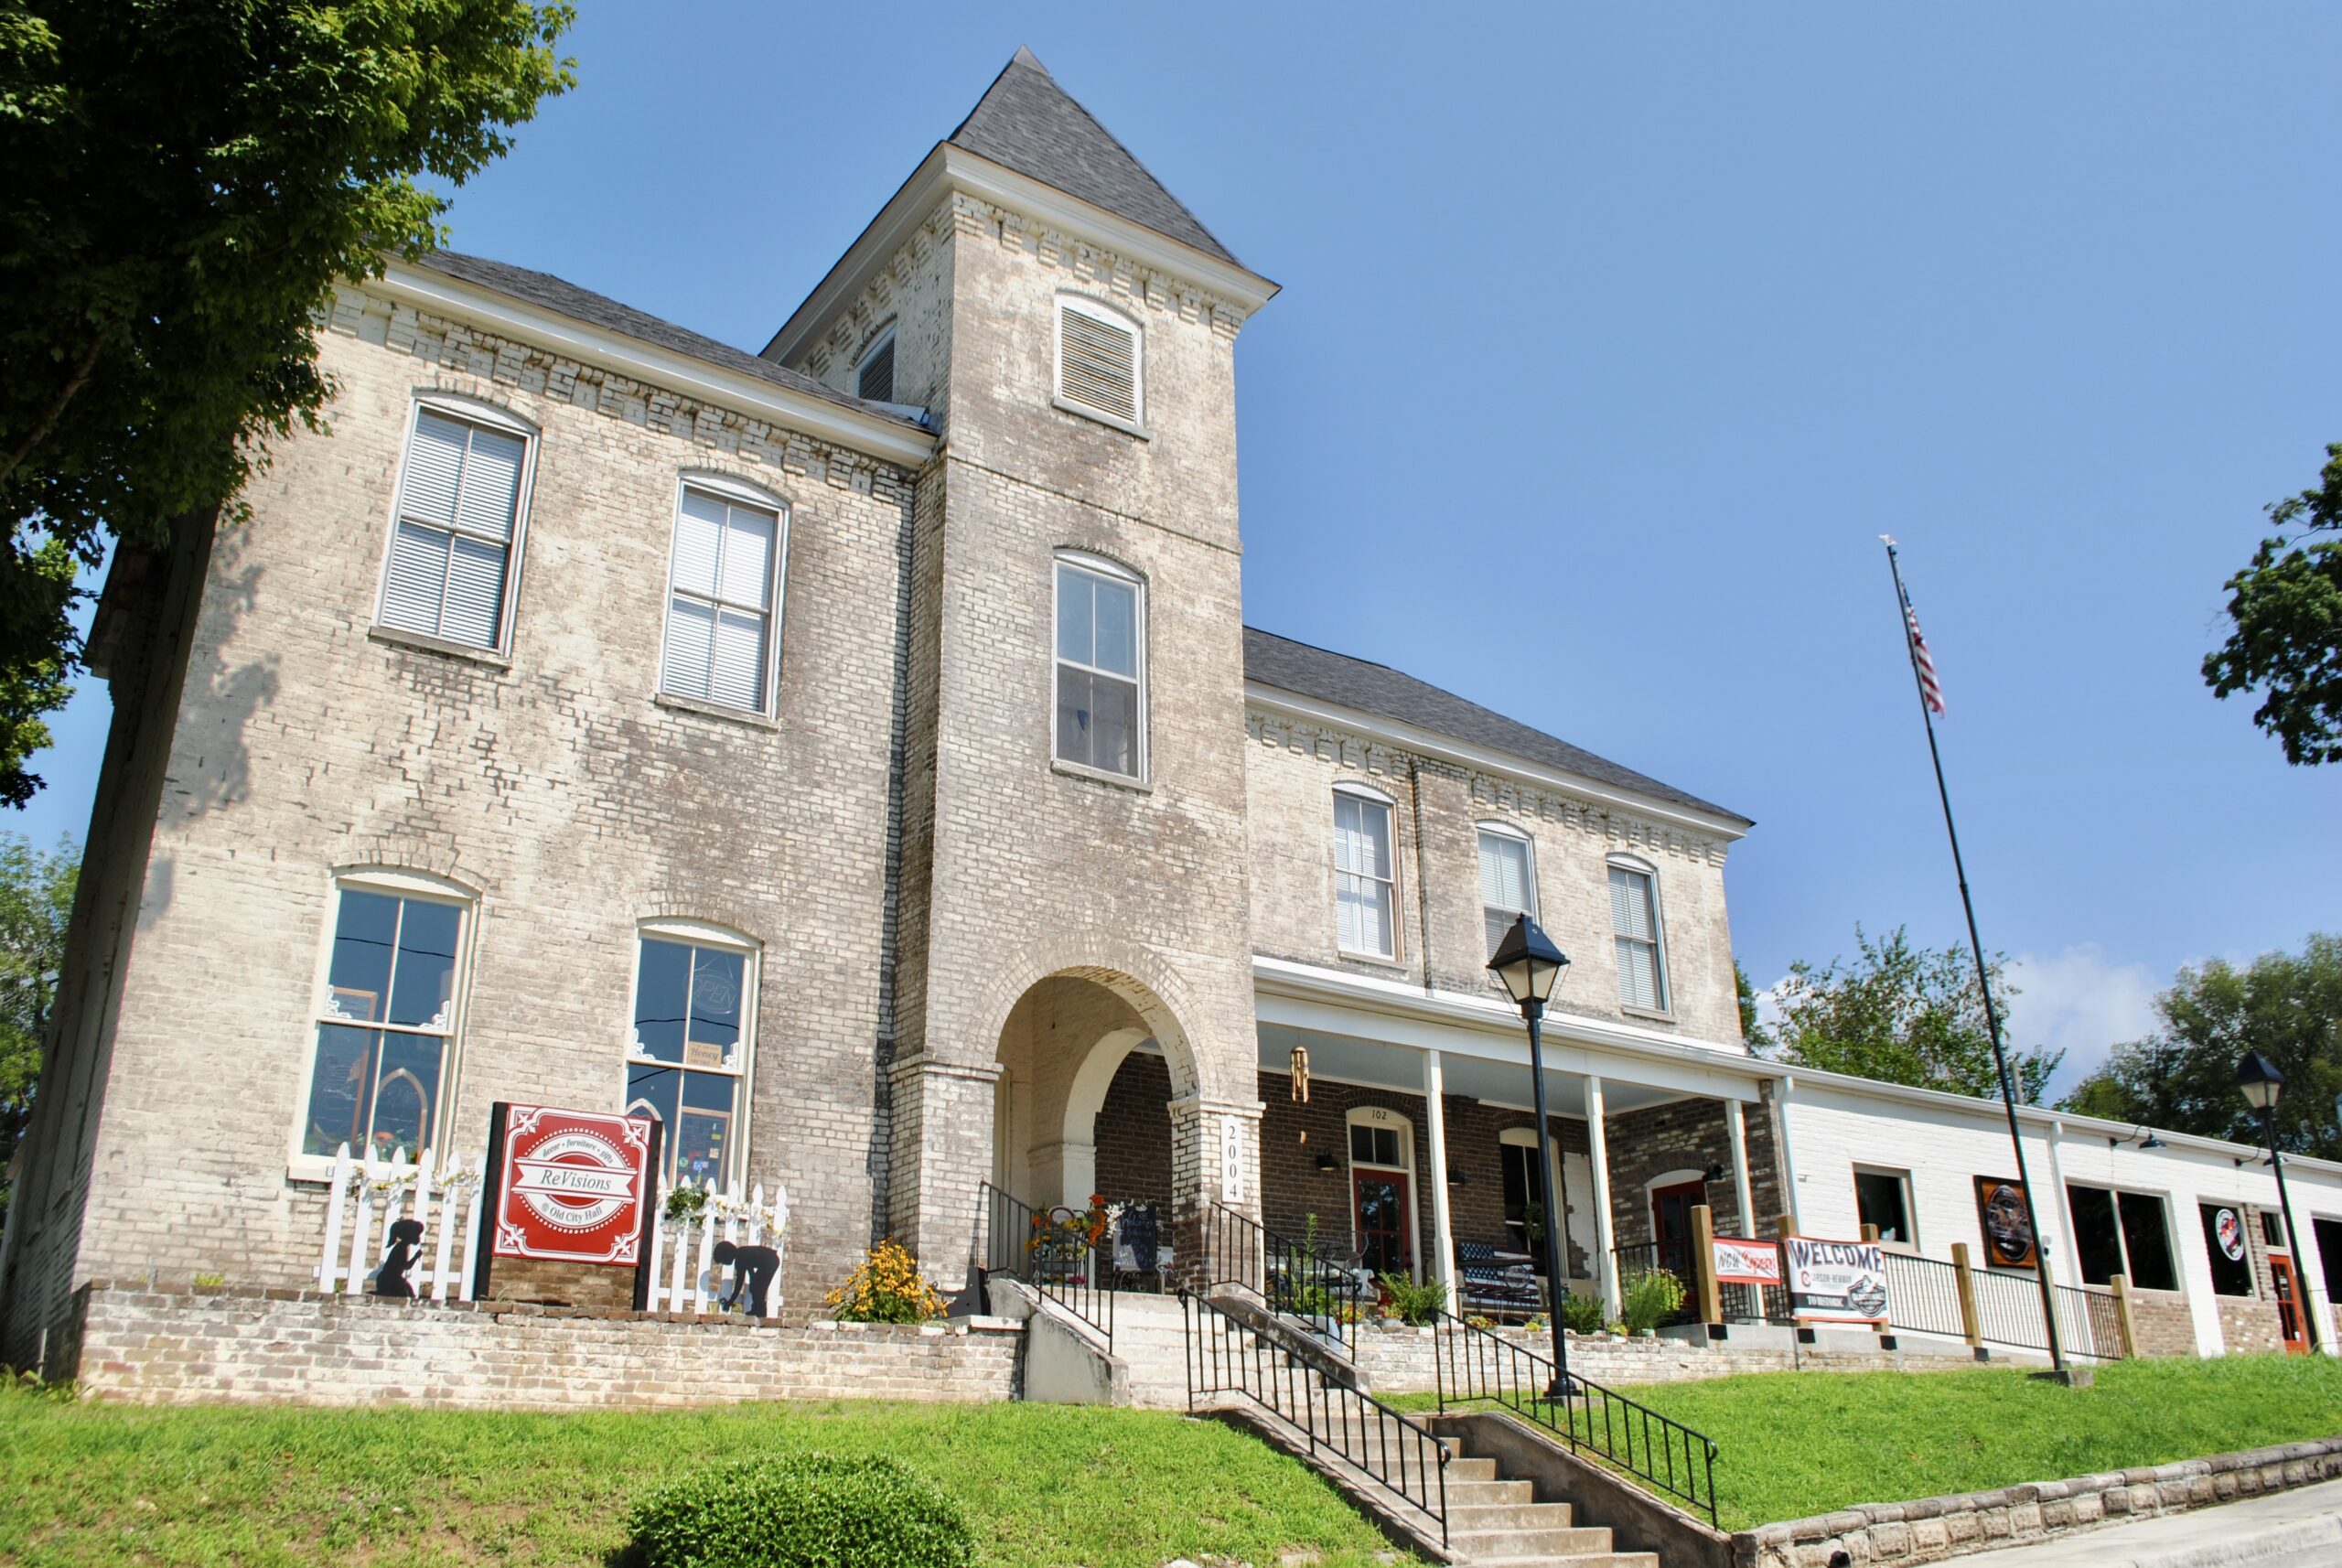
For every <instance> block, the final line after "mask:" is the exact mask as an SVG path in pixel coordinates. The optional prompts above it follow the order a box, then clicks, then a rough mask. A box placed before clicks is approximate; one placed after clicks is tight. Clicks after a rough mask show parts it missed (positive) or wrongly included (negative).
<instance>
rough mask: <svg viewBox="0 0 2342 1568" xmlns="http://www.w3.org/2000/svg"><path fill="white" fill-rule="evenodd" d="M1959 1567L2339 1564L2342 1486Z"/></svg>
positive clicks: (2084, 1536)
mask: <svg viewBox="0 0 2342 1568" xmlns="http://www.w3.org/2000/svg"><path fill="white" fill-rule="evenodd" d="M1955 1561H1957V1562H1958V1563H1959V1564H1960V1568H2230V1565H2231V1564H2237V1565H2250V1568H2318V1565H2324V1564H2330V1563H2342V1481H2323V1482H2320V1483H2319V1484H2318V1485H2316V1486H2314V1487H2298V1488H2296V1489H2295V1490H2294V1491H2290V1492H2279V1493H2276V1494H2275V1495H2273V1496H2271V1497H2265V1498H2251V1499H2249V1500H2247V1501H2245V1502H2240V1503H2223V1504H2221V1505H2220V1506H2219V1507H2218V1508H2208V1509H2197V1510H2196V1511H2195V1512H2193V1513H2184V1514H2173V1515H2166V1516H2165V1517H2163V1518H2160V1519H2149V1520H2140V1521H2139V1522H2138V1523H2136V1524H2122V1525H2116V1526H2115V1527H2113V1528H2112V1529H2111V1530H2085V1531H2083V1532H2082V1533H2081V1534H2079V1535H2072V1536H2068V1537H2067V1538H2066V1539H2065V1540H2063V1541H2044V1542H2043V1543H2041V1544H2040V1545H2038V1546H2012V1547H2007V1548H2004V1550H2002V1551H1999V1552H1978V1553H1977V1554H1976V1555H1974V1556H1972V1557H1961V1558H1958V1559H1956V1560H1955Z"/></svg>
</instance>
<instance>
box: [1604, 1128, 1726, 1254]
mask: <svg viewBox="0 0 2342 1568" xmlns="http://www.w3.org/2000/svg"><path fill="white" fill-rule="evenodd" d="M1604 1130H1605V1132H1606V1135H1607V1142H1608V1144H1609V1149H1610V1224H1611V1230H1612V1234H1614V1235H1615V1236H1617V1240H1618V1244H1619V1245H1620V1246H1622V1247H1623V1246H1627V1245H1628V1244H1629V1243H1631V1242H1636V1241H1648V1240H1652V1239H1653V1232H1652V1229H1651V1226H1652V1219H1651V1206H1650V1190H1649V1184H1650V1182H1651V1181H1652V1180H1653V1179H1654V1178H1656V1177H1659V1176H1666V1175H1668V1174H1670V1173H1671V1172H1675V1171H1692V1172H1703V1171H1705V1170H1706V1169H1707V1168H1708V1167H1709V1166H1711V1165H1722V1166H1723V1167H1724V1175H1723V1176H1721V1177H1720V1178H1718V1179H1715V1180H1713V1181H1710V1182H1709V1183H1708V1184H1707V1202H1708V1207H1709V1208H1712V1209H1714V1211H1715V1223H1716V1229H1717V1230H1718V1231H1720V1232H1721V1233H1723V1234H1724V1235H1727V1236H1745V1235H1747V1234H1749V1231H1748V1230H1747V1229H1746V1224H1747V1222H1746V1220H1745V1219H1744V1218H1743V1217H1742V1215H1741V1213H1740V1202H1739V1198H1738V1197H1737V1196H1736V1195H1735V1191H1734V1188H1733V1182H1732V1143H1731V1137H1732V1134H1731V1133H1730V1131H1729V1130H1728V1129H1727V1128H1726V1127H1725V1125H1724V1101H1717V1100H1678V1101H1671V1102H1670V1103H1668V1104H1665V1105H1653V1106H1649V1107H1647V1108H1645V1109H1643V1110H1639V1111H1621V1112H1614V1113H1612V1114H1611V1115H1610V1116H1608V1117H1606V1119H1605V1126H1604ZM1750 1163H1751V1165H1754V1164H1755V1151H1754V1150H1751V1151H1750ZM1752 1175H1753V1172H1752ZM1751 1187H1752V1188H1753V1187H1754V1183H1753V1181H1752V1183H1751ZM1752 1198H1753V1192H1752Z"/></svg>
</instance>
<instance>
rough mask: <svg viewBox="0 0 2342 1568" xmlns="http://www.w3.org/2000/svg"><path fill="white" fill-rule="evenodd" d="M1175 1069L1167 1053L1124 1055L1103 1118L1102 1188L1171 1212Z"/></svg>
mask: <svg viewBox="0 0 2342 1568" xmlns="http://www.w3.org/2000/svg"><path fill="white" fill-rule="evenodd" d="M1170 1102H1171V1073H1170V1069H1168V1068H1166V1066H1165V1065H1164V1061H1163V1058H1161V1057H1159V1056H1156V1055H1155V1054H1153V1053H1152V1052H1147V1051H1133V1052H1132V1053H1131V1054H1130V1055H1129V1056H1127V1057H1124V1058H1123V1065H1122V1067H1121V1068H1120V1069H1117V1070H1116V1071H1115V1073H1114V1081H1113V1084H1112V1087H1111V1088H1109V1089H1108V1090H1106V1102H1105V1104H1104V1105H1102V1106H1101V1107H1100V1108H1099V1112H1098V1118H1097V1124H1096V1125H1097V1133H1096V1138H1097V1148H1098V1190H1099V1191H1100V1192H1102V1193H1104V1194H1105V1195H1106V1196H1107V1197H1109V1198H1116V1199H1125V1198H1136V1199H1140V1200H1142V1201H1144V1202H1148V1203H1153V1204H1155V1206H1156V1212H1157V1213H1158V1214H1160V1215H1161V1216H1163V1217H1164V1218H1166V1219H1168V1218H1169V1216H1170V1213H1171V1198H1172V1188H1171V1110H1170Z"/></svg>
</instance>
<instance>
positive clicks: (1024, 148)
mask: <svg viewBox="0 0 2342 1568" xmlns="http://www.w3.org/2000/svg"><path fill="white" fill-rule="evenodd" d="M945 140H947V141H949V142H950V143H951V145H953V146H955V147H965V148H966V149H967V150H968V151H970V152H972V153H976V154H979V155H981V156H984V157H988V158H990V159H992V161H993V162H994V163H996V164H1005V165H1007V166H1009V167H1010V168H1013V169H1015V171H1016V172H1017V173H1019V174H1023V175H1030V176H1031V177H1033V178H1035V179H1037V180H1039V181H1040V182H1041V183H1042V184H1043V185H1046V186H1049V187H1051V188H1055V189H1058V190H1062V191H1064V192H1065V193H1066V194H1067V195H1068V196H1078V197H1080V199H1082V200H1084V201H1087V202H1089V203H1090V205H1091V206H1093V207H1102V208H1104V209H1106V210H1107V211H1109V212H1112V213H1113V214H1114V215H1115V216H1116V217H1118V218H1127V219H1129V220H1131V221H1132V222H1133V223H1143V224H1144V225H1145V226H1146V227H1147V228H1149V229H1152V230H1154V231H1155V232H1156V233H1158V234H1167V235H1169V236H1170V237H1171V238H1172V239H1174V240H1177V241H1179V242H1181V243H1183V244H1188V245H1193V246H1194V247H1195V248H1196V249H1197V250H1198V251H1202V252H1205V253H1206V254H1208V255H1213V256H1218V257H1219V259H1220V260H1221V261H1223V262H1230V263H1234V264H1235V265H1237V266H1242V265H1243V264H1244V263H1241V262H1239V261H1237V260H1236V258H1235V257H1234V256H1232V255H1230V254H1229V252H1228V247H1227V246H1225V245H1223V244H1221V243H1220V242H1219V241H1218V240H1215V239H1213V238H1212V237H1211V231H1209V229H1206V228H1205V227H1204V226H1203V225H1202V224H1201V223H1199V222H1198V221H1197V220H1196V215H1195V214H1194V213H1192V212H1190V211H1188V210H1187V207H1186V205H1185V204H1184V203H1182V202H1181V201H1180V200H1179V199H1178V198H1177V197H1176V196H1174V195H1172V194H1171V193H1170V192H1169V191H1167V190H1166V189H1164V188H1163V186H1162V183H1161V182H1160V181H1158V180H1157V179H1156V178H1155V177H1154V176H1153V175H1151V174H1149V173H1147V172H1146V169H1145V168H1144V166H1142V165H1141V164H1140V163H1139V161H1138V160H1137V159H1136V158H1134V157H1133V156H1131V154H1130V149H1129V148H1127V147H1125V146H1123V144H1122V143H1120V142H1118V141H1116V140H1115V139H1114V135H1113V133H1112V132H1111V131H1109V130H1107V129H1106V127H1105V126H1103V125H1101V124H1099V123H1098V121H1097V119H1096V117H1095V116H1093V115H1092V114H1091V113H1090V111H1089V110H1087V109H1084V108H1083V107H1082V106H1081V105H1080V104H1079V103H1077V102H1074V101H1073V99H1072V98H1071V97H1070V96H1069V94H1068V93H1067V92H1066V90H1065V89H1064V88H1062V87H1059V86H1058V84H1057V79H1056V78H1054V77H1052V76H1051V75H1050V74H1049V73H1048V71H1047V69H1046V68H1045V67H1043V65H1042V64H1041V62H1040V61H1039V60H1037V59H1034V58H1033V51H1032V50H1030V49H1023V48H1020V49H1018V50H1017V51H1016V55H1015V59H1011V60H1010V61H1009V62H1008V69H1007V70H1004V71H1002V72H1001V73H1000V75H999V76H998V77H997V78H996V79H995V80H994V82H993V84H992V86H991V88H990V89H988V90H987V91H985V93H984V95H983V98H981V99H979V100H978V101H977V102H976V106H975V107H974V108H973V109H972V110H970V111H969V112H968V117H967V118H966V119H965V120H962V121H961V122H960V128H959V129H958V130H956V131H954V132H952V133H951V135H950V136H948V137H946V138H945Z"/></svg>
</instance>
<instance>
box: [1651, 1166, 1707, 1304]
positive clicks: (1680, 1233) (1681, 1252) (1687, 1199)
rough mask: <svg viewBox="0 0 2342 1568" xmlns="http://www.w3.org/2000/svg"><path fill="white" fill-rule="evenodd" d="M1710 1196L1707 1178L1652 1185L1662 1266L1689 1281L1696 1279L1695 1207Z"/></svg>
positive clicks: (1655, 1237)
mask: <svg viewBox="0 0 2342 1568" xmlns="http://www.w3.org/2000/svg"><path fill="white" fill-rule="evenodd" d="M1707 1200H1708V1184H1707V1183H1706V1182H1703V1181H1687V1182H1682V1183H1680V1184H1678V1185H1677V1186H1674V1187H1653V1188H1652V1189H1651V1195H1650V1234H1651V1240H1654V1241H1656V1242H1658V1243H1659V1248H1658V1251H1659V1258H1658V1260H1657V1261H1658V1263H1659V1266H1660V1268H1662V1269H1665V1270H1666V1271H1667V1272H1668V1273H1671V1274H1673V1275H1674V1276H1675V1277H1676V1278H1677V1279H1679V1280H1681V1281H1683V1282H1684V1283H1686V1284H1689V1283H1691V1280H1692V1210H1693V1209H1694V1208H1699V1207H1700V1205H1702V1204H1703V1203H1705V1202H1707Z"/></svg>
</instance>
